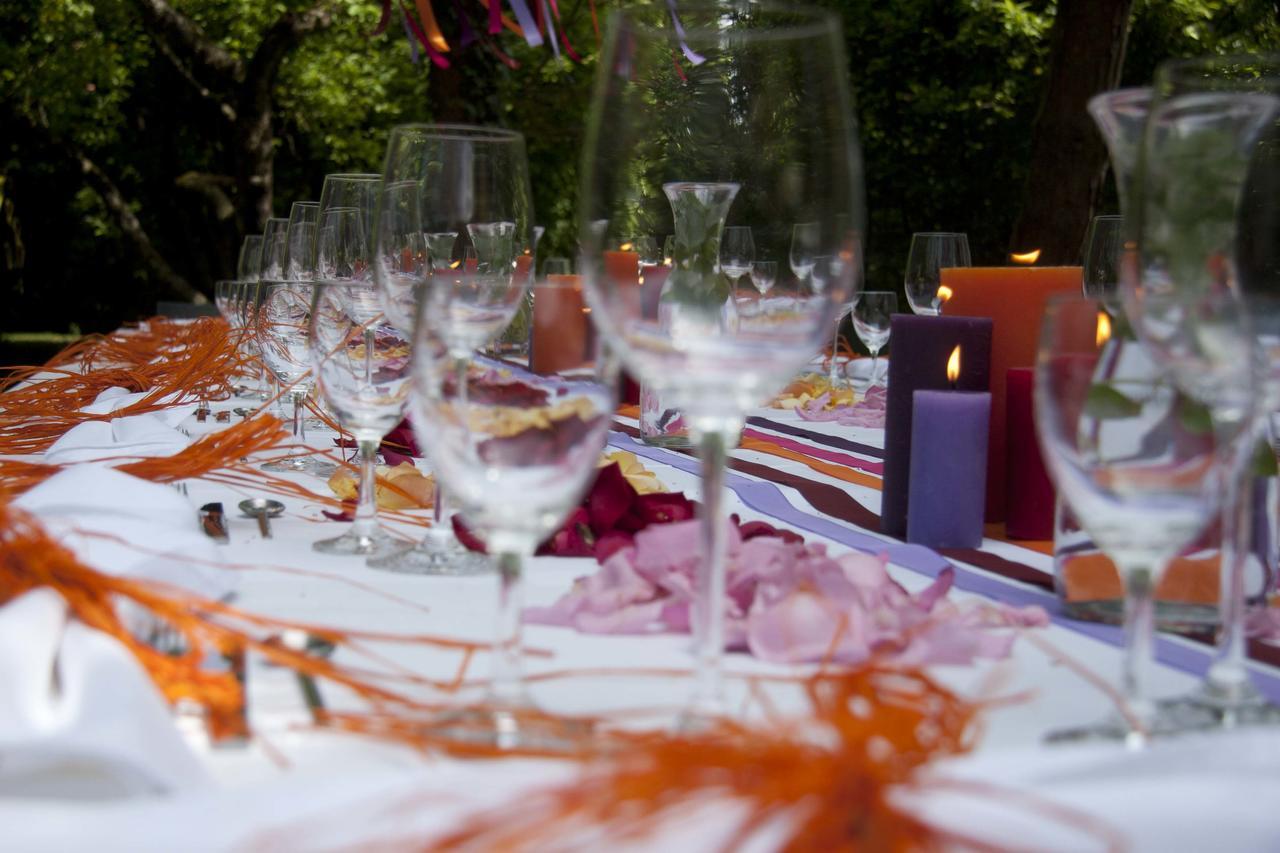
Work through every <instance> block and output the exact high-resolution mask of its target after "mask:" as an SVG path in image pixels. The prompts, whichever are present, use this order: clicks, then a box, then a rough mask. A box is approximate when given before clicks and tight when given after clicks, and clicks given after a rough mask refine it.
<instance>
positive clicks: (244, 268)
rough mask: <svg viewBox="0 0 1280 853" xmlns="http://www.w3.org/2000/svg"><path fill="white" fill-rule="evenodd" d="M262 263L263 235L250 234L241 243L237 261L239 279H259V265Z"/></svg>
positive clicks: (237, 277) (237, 278)
mask: <svg viewBox="0 0 1280 853" xmlns="http://www.w3.org/2000/svg"><path fill="white" fill-rule="evenodd" d="M261 263H262V235H261V234H250V235H248V236H247V237H245V238H244V242H243V243H241V244H240V257H239V259H238V260H237V261H236V280H237V281H257V280H258V266H259V265H260V264H261Z"/></svg>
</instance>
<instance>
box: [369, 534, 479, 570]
mask: <svg viewBox="0 0 1280 853" xmlns="http://www.w3.org/2000/svg"><path fill="white" fill-rule="evenodd" d="M368 564H369V568H371V569H382V570H384V571H388V572H400V573H402V574H406V575H445V576H453V577H471V576H475V575H487V574H489V573H491V572H492V571H493V561H492V560H491V559H489V556H488V555H487V554H479V553H476V552H475V551H468V550H467V549H466V548H463V547H462V543H460V542H459V541H458V540H457V539H456V538H455V537H453V536H448V537H443V536H441V537H435V536H432V535H431V534H427V537H426V538H425V539H423V540H422V541H421V542H419V543H418V544H417V545H415V546H413V547H412V548H410V549H409V550H407V551H401V552H400V553H398V554H391V555H388V556H386V557H375V558H374V559H371V560H369V561H368Z"/></svg>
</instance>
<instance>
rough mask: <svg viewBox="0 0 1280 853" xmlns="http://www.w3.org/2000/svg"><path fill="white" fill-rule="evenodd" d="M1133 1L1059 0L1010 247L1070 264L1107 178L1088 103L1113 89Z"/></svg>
mask: <svg viewBox="0 0 1280 853" xmlns="http://www.w3.org/2000/svg"><path fill="white" fill-rule="evenodd" d="M1132 6H1133V0H1059V2H1058V14H1057V17H1056V18H1055V19H1054V22H1053V33H1052V37H1051V38H1052V46H1051V48H1050V54H1049V73H1048V80H1047V81H1046V83H1045V94H1044V100H1043V101H1042V102H1041V107H1040V113H1039V115H1038V116H1037V117H1036V122H1035V126H1034V129H1033V131H1032V134H1033V135H1032V144H1031V171H1030V174H1029V175H1028V176H1027V185H1026V194H1025V198H1024V202H1023V205H1022V211H1021V213H1020V214H1019V216H1018V220H1017V222H1016V223H1015V224H1014V228H1013V235H1012V237H1011V239H1010V250H1011V251H1014V252H1025V251H1028V250H1031V249H1036V248H1038V249H1040V250H1041V257H1040V263H1042V264H1074V263H1076V262H1077V261H1078V260H1079V255H1080V243H1081V241H1082V240H1083V239H1084V234H1085V230H1086V229H1087V228H1088V226H1089V221H1090V219H1091V218H1092V216H1093V208H1094V205H1095V204H1096V202H1097V199H1098V195H1099V193H1100V192H1101V190H1102V185H1103V180H1104V178H1105V176H1106V164H1107V150H1106V146H1105V145H1104V143H1103V141H1102V137H1101V136H1099V134H1098V131H1097V129H1096V128H1095V127H1094V125H1093V121H1092V120H1091V119H1090V118H1089V113H1088V111H1087V110H1086V104H1087V103H1088V101H1089V99H1090V98H1091V97H1093V96H1094V95H1096V94H1098V93H1099V92H1105V91H1107V90H1108V89H1114V88H1115V87H1116V85H1117V84H1118V83H1119V80H1120V71H1121V67H1122V66H1123V64H1124V51H1125V42H1126V41H1127V40H1128V36H1129V20H1130V14H1129V13H1130V10H1131V8H1132Z"/></svg>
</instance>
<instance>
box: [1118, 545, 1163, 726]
mask: <svg viewBox="0 0 1280 853" xmlns="http://www.w3.org/2000/svg"><path fill="white" fill-rule="evenodd" d="M1124 577H1125V600H1124V670H1123V672H1122V674H1121V680H1120V687H1121V690H1122V691H1123V693H1124V699H1125V702H1126V704H1127V705H1128V706H1129V711H1130V712H1131V713H1132V714H1133V718H1134V721H1135V722H1136V723H1137V724H1138V725H1139V726H1140V727H1141V728H1140V729H1138V730H1136V731H1132V732H1130V733H1129V738H1128V742H1129V745H1130V746H1134V747H1141V746H1144V745H1145V744H1146V740H1147V738H1148V737H1149V735H1150V730H1149V729H1150V724H1151V721H1152V719H1153V718H1154V716H1155V706H1154V705H1153V704H1152V703H1151V700H1150V699H1149V698H1148V694H1147V683H1148V675H1149V672H1150V669H1151V657H1152V650H1153V648H1154V641H1155V634H1154V631H1155V579H1154V576H1153V574H1152V572H1151V569H1149V568H1145V567H1139V568H1131V569H1129V570H1127V571H1126V572H1125V573H1124Z"/></svg>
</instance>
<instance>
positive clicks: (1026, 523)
mask: <svg viewBox="0 0 1280 853" xmlns="http://www.w3.org/2000/svg"><path fill="white" fill-rule="evenodd" d="M1034 384H1035V372H1034V370H1033V369H1032V368H1030V367H1011V368H1009V371H1008V373H1007V374H1006V379H1005V392H1006V393H1005V400H1006V404H1005V435H1006V437H1007V440H1006V445H1005V446H1006V448H1007V449H1008V453H1009V458H1008V461H1007V464H1006V466H1005V475H1006V478H1007V482H1006V484H1005V495H1006V498H1007V500H1006V505H1005V532H1006V533H1007V534H1008V535H1009V537H1010V538H1011V539H1052V538H1053V507H1054V491H1053V483H1052V482H1050V480H1049V474H1048V472H1046V471H1045V467H1044V458H1043V457H1041V455H1040V443H1039V442H1038V441H1036V427H1035V415H1034V409H1033V407H1032V402H1031V395H1032V391H1033V388H1034Z"/></svg>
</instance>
